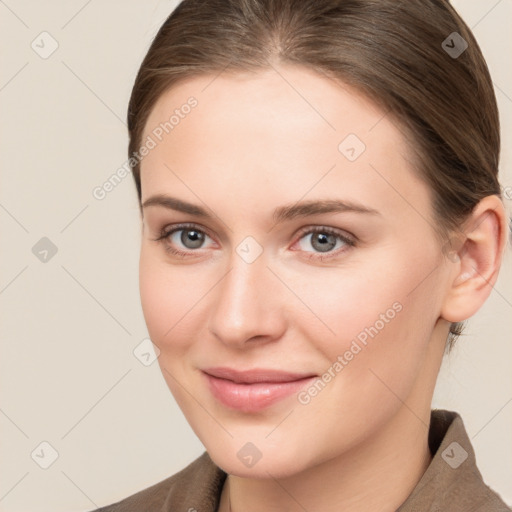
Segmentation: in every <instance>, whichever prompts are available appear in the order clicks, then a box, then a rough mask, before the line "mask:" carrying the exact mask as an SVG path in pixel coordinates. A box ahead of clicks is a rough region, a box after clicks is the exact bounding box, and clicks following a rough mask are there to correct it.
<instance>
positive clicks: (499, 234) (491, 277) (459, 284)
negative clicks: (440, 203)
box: [441, 196, 507, 322]
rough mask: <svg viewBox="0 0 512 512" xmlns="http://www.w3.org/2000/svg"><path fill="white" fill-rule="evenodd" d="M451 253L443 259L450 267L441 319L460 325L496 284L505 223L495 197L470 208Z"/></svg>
mask: <svg viewBox="0 0 512 512" xmlns="http://www.w3.org/2000/svg"><path fill="white" fill-rule="evenodd" d="M463 232H464V235H463V236H462V237H454V239H458V240H459V245H458V247H457V250H456V251H455V253H456V256H455V257H454V256H453V253H450V254H451V256H446V262H447V264H449V265H452V269H451V271H450V272H449V275H450V277H449V283H448V284H449V289H448V291H447V294H446V296H445V299H444V303H443V307H442V311H441V316H442V318H444V319H445V320H447V321H449V322H462V321H464V320H467V319H468V318H469V317H471V316H472V315H474V314H475V313H476V312H477V311H478V310H479V309H480V307H481V306H482V305H483V303H484V302H485V300H486V299H487V297H488V296H489V295H490V293H491V290H492V287H493V286H494V284H495V283H496V280H497V278H498V273H499V269H500V265H501V260H502V257H503V250H504V248H505V244H506V240H507V221H506V214H505V209H504V207H503V203H502V202H501V200H500V199H499V197H498V196H487V197H485V198H484V199H482V200H481V201H480V202H479V203H478V204H477V205H476V207H475V208H474V209H473V212H472V213H471V215H470V217H469V218H468V219H467V221H466V222H465V225H464V229H463Z"/></svg>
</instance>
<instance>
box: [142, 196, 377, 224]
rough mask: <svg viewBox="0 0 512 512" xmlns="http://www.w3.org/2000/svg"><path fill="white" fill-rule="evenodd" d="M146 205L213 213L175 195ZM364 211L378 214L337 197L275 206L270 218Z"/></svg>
mask: <svg viewBox="0 0 512 512" xmlns="http://www.w3.org/2000/svg"><path fill="white" fill-rule="evenodd" d="M148 206H163V207H164V208H168V209H170V210H176V211H178V212H183V213H188V214H189V215H194V216H196V217H203V218H206V219H211V218H213V215H211V214H210V213H208V211H207V210H206V209H205V208H203V207H202V206H199V205H196V204H192V203H188V202H186V201H183V200H181V199H177V198H175V197H171V196H167V195H163V194H157V195H154V196H151V197H149V198H148V199H146V201H144V203H143V204H142V208H147V207H148ZM342 212H352V213H365V214H371V215H380V212H379V211H378V210H375V209H374V208H369V207H367V206H364V205H362V204H358V203H354V202H352V201H342V200H339V199H321V200H316V201H313V200H311V201H301V202H297V203H293V204H289V205H284V206H280V207H278V208H276V209H275V210H274V212H273V215H272V219H273V221H274V223H275V224H280V223H282V222H285V221H289V220H292V219H295V218H299V217H307V216H309V215H318V214H322V213H342Z"/></svg>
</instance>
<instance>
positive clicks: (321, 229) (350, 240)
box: [153, 224, 357, 261]
mask: <svg viewBox="0 0 512 512" xmlns="http://www.w3.org/2000/svg"><path fill="white" fill-rule="evenodd" d="M187 229H190V230H194V231H199V232H200V233H202V234H205V235H207V236H209V237H210V238H212V237H211V236H210V235H209V234H208V232H207V231H205V230H204V229H201V228H200V227H199V226H197V225H196V224H176V225H174V226H173V227H172V228H167V229H165V228H164V229H163V230H162V231H161V232H160V236H158V237H157V238H153V240H154V241H155V242H160V243H164V242H165V241H166V239H167V238H169V237H170V236H171V235H172V234H174V233H176V232H177V231H186V230H187ZM311 233H313V234H314V233H325V234H328V235H334V236H336V237H337V238H338V239H339V240H341V241H342V242H343V243H344V244H346V246H345V247H343V248H340V249H338V250H336V251H332V252H328V253H325V254H322V253H315V252H309V251H305V252H306V253H307V256H306V258H307V259H308V260H317V261H325V260H328V259H331V258H334V257H336V256H339V255H340V254H341V253H343V252H346V251H347V250H349V249H350V248H352V247H355V246H356V241H357V239H356V238H355V237H353V236H347V235H345V234H342V233H341V232H340V231H338V230H336V229H333V228H329V227H327V226H316V227H310V228H304V229H303V230H301V231H300V233H299V237H298V240H301V239H302V238H303V237H304V236H305V235H309V234H311ZM164 249H165V250H166V251H167V252H168V253H170V254H172V255H173V256H177V257H179V258H186V257H187V256H192V255H193V254H194V253H195V252H197V250H195V251H181V250H179V249H175V248H174V247H171V246H170V245H164Z"/></svg>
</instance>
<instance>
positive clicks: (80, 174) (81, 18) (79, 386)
mask: <svg viewBox="0 0 512 512" xmlns="http://www.w3.org/2000/svg"><path fill="white" fill-rule="evenodd" d="M454 3H455V5H456V7H457V8H458V9H459V10H460V12H461V14H462V15H463V17H464V18H465V20H466V21H467V22H468V24H469V25H470V26H471V27H474V32H475V35H476V36H477V39H478V40H479V42H480V44H481V46H482V49H483V51H484V54H485V56H486V58H487V61H488V64H489V66H490V69H491V74H492V76H493V79H494V82H495V85H496V93H497V98H498V101H499V105H500V109H501V116H502V124H503V140H504V141H506V144H504V151H503V156H502V183H503V185H504V186H508V187H510V186H512V177H511V176H512V173H511V150H510V140H511V135H512V99H511V98H512V76H511V71H510V60H509V59H510V54H511V52H512V40H511V38H510V21H511V15H512V0H501V1H497V0H492V1H490V0H471V1H470V0H459V1H457V2H454ZM174 6H175V2H170V1H162V0H160V1H159V0H152V1H141V0H140V1H135V0H130V1H127V0H123V1H121V0H117V1H115V0H103V1H100V0H89V1H86V0H73V1H69V0H68V1H55V0H54V1H45V2H40V1H35V0H34V1H27V0H5V1H3V0H1V1H0V20H1V21H0V37H1V43H2V48H3V51H2V56H1V59H2V62H1V67H2V75H1V78H0V102H1V114H0V115H1V117H0V119H1V127H2V132H1V137H0V150H1V155H2V157H1V163H2V185H1V197H0V223H1V229H2V249H3V250H2V263H1V267H0V268H1V271H0V305H1V312H2V313H1V319H0V321H1V325H2V339H1V342H2V356H1V359H0V379H1V381H0V385H1V398H0V431H1V435H2V444H1V452H0V460H1V461H2V464H1V469H0V471H1V474H0V510H1V511H6V512H7V511H8V512H14V511H16V512H24V511H30V512H42V511H52V512H63V511H68V512H69V511H84V510H90V509H93V508H95V507H96V506H100V505H105V504H108V503H111V502H113V501H116V500H119V499H120V498H122V497H125V496H127V495H129V494H132V493H134V492H136V491H138V490H140V489H142V488H144V487H147V486H149V485H150V484H153V483H156V482H157V481H159V480H161V479H163V478H165V477H167V476H169V475H171V474H172V473H174V472H176V471H178V470H179V469H181V468H183V467H184V466H185V465H186V464H187V463H188V462H190V461H191V460H192V459H194V458H195V457H196V456H198V455H199V454H200V453H201V452H202V450H203V448H202V445H201V444H200V442H199V441H198V440H197V439H196V437H195V436H194V434H193V433H192V431H191V429H190V428H189V426H188V424H187V423H186V421H185V420H184V418H183V417H182V414H181V412H180V410H179V409H178V407H177V406H176V404H175V403H174V400H173V398H172V396H171V394H170V393H169V391H168V389H167V387H166V385H165V383H164V380H163V378H162V377H161V375H160V372H159V369H158V366H157V363H155V364H153V365H150V366H147V367H146V366H144V365H143V364H142V363H141V362H140V361H139V360H138V359H137V358H136V357H134V354H133V350H134V348H135V347H136V346H137V345H138V344H139V343H140V342H141V341H142V340H143V339H144V338H145V337H146V336H147V331H146V328H145V324H144V320H143V317H142V313H141V309H140V302H139V295H138V246H139V218H138V210H137V201H136V193H135V187H134V185H133V180H132V178H131V176H128V177H127V178H126V179H125V180H124V181H123V182H122V183H121V184H120V185H119V186H117V187H116V188H115V189H114V190H113V191H112V192H111V193H110V194H108V195H107V197H106V198H105V199H104V200H102V201H99V200H97V199H95V198H94V197H93V195H92V190H93V189H94V187H96V186H98V185H101V184H102V183H103V182H104V181H105V180H107V179H108V177H109V176H110V175H111V174H113V173H114V172H115V171H116V169H117V168H118V167H119V166H121V165H122V164H123V163H124V162H125V160H126V145H127V136H126V127H125V124H124V119H125V112H126V107H127V102H128V98H129V94H130V89H131V86H132V84H133V80H134V77H135V73H136V71H137V69H138V66H139V64H140V62H141V60H142V58H143V56H144V54H145V52H146V50H147V48H148V45H149V43H150V41H151V40H152V38H153V36H154V35H155V33H156V31H157V29H158V28H159V27H160V25H161V23H162V22H163V21H164V19H165V18H166V17H167V16H168V14H169V13H170V12H171V10H172V9H173V8H174ZM43 31H47V32H48V33H49V34H51V36H40V34H41V32H43ZM41 38H46V39H44V40H43V42H41ZM52 38H53V39H54V40H56V41H57V43H58V48H57V50H56V51H55V52H54V53H53V54H52V55H50V56H49V57H48V58H42V57H40V55H39V54H38V53H36V51H34V50H33V49H32V47H31V44H32V41H35V43H34V45H39V46H36V48H37V50H38V51H39V52H43V51H49V50H50V49H51V44H52ZM507 190H508V193H509V195H508V198H507V200H506V203H507V208H508V210H509V212H510V210H511V205H512V204H511V203H512V201H511V199H512V188H509V189H507ZM42 237H47V238H49V239H50V240H51V241H52V243H53V244H54V245H55V246H56V247H57V253H56V254H55V255H54V256H53V257H50V256H51V253H49V255H48V257H47V258H48V261H47V262H46V263H43V262H41V261H40V260H39V259H38V258H37V257H36V256H35V255H34V254H33V252H32V247H33V246H34V245H35V244H36V243H37V242H38V241H39V240H40V239H41V238H42ZM511 316H512V265H511V250H510V248H509V249H508V250H507V259H506V262H505V266H504V268H503V270H502V273H501V275H500V279H499V281H498V283H497V285H496V287H495V290H494V291H493V292H492V295H491V298H490V300H489V301H488V303H487V304H486V305H485V307H484V308H483V309H482V310H481V311H480V312H479V313H478V315H477V316H476V317H475V318H474V319H473V320H472V322H471V323H470V325H469V328H468V331H467V332H468V335H467V336H465V337H464V338H463V339H462V340H461V341H460V342H459V344H458V346H457V348H456V349H455V351H454V352H453V353H452V355H451V356H450V358H449V359H447V360H446V361H445V363H444V366H443V369H442V372H441V375H440V378H439V383H438V387H437V390H436V394H435V400H434V405H435V406H436V407H444V408H448V409H453V410H457V411H458V412H460V413H461V415H462V417H463V419H464V421H465V425H466V427H467V430H468V433H469V435H470V437H471V438H472V442H473V444H474V447H475V450H476V453H477V461H478V463H479V467H480V469H481V471H482V473H483V475H484V478H485V480H486V481H487V483H488V484H489V485H490V486H491V487H493V488H494V489H495V490H497V491H498V492H500V493H501V495H502V497H503V498H504V499H505V500H506V501H507V502H508V503H510V504H512V438H511V437H512V435H511V431H512V429H511V426H512V372H511V371H510V368H511V360H512V344H511V343H510V342H511V334H510V331H511V320H510V319H511ZM43 441H46V442H47V443H49V444H50V445H51V446H52V447H53V449H54V450H56V452H58V458H57V459H56V460H55V462H54V463H53V464H52V465H51V466H49V467H48V469H43V468H41V467H40V465H41V464H43V465H44V464H48V463H49V462H51V456H52V448H50V447H48V446H46V445H42V446H41V445H40V443H41V442H43ZM31 454H32V456H31Z"/></svg>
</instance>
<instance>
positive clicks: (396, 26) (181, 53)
mask: <svg viewBox="0 0 512 512" xmlns="http://www.w3.org/2000/svg"><path fill="white" fill-rule="evenodd" d="M453 32H457V33H458V34H459V35H460V36H461V37H462V38H463V39H464V40H465V41H466V42H467V44H468V47H467V49H466V50H465V51H464V52H463V53H462V54H461V55H460V56H458V57H457V58H452V56H450V55H449V54H448V53H447V52H446V51H445V50H444V49H443V47H442V43H443V41H444V40H445V39H447V38H448V36H450V35H451V34H453ZM274 63H286V64H295V65H299V66H303V67H306V68H309V69H312V70H315V71H317V72H319V73H322V74H323V75H325V76H327V77H329V78H333V79H335V80H338V81H341V82H344V83H346V84H347V85H349V86H352V87H354V88H355V89H357V90H359V91H360V92H362V93H363V94H365V95H366V96H367V97H368V98H369V99H370V100H372V101H374V102H375V103H376V104H378V105H379V106H380V107H382V108H383V109H384V110H385V111H386V112H387V115H388V116H390V117H391V118H392V119H394V120H395V121H396V122H397V123H398V124H399V125H400V126H401V127H402V129H403V132H404V134H406V135H407V136H408V139H409V142H410V144H411V146H412V147H413V149H414V151H415V154H416V155H417V157H416V158H417V162H416V171H417V172H418V175H419V176H420V177H422V179H424V181H425V182H426V183H427V184H428V185H429V187H430V189H431V191H432V197H433V209H434V214H435V217H436V221H437V226H436V228H437V229H436V233H437V234H438V235H439V237H440V241H441V242H442V241H443V240H444V241H445V242H446V241H448V240H449V236H450V235H449V233H450V232H451V231H457V230H458V228H459V226H461V224H462V223H463V221H464V220H465V218H466V217H467V216H468V215H469V214H470V213H471V211H472V210H473V208H474V207H475V206H476V204H477V203H478V202H479V201H480V200H481V199H482V198H484V197H486V196H488V195H493V194H495V195H498V196H499V197H500V198H501V190H500V184H499V181H498V164H499V154H500V127H499V118H498V110H497V105H496V98H495V95H494V89H493V85H492V81H491V78H490V75H489V71H488V69H487V65H486V63H485V60H484V58H483V56H482V53H481V51H480V48H479V46H478V44H477V42H476V40H475V38H474V37H473V34H472V33H471V30H470V29H469V28H468V27H467V25H466V24H465V23H464V21H463V20H462V19H461V18H460V16H459V15H458V14H457V13H456V11H455V10H454V9H453V7H452V6H451V5H450V3H449V2H448V0H402V1H400V0H184V1H182V2H181V3H180V4H179V5H178V6H177V7H176V9H175V10H174V11H173V12H172V13H171V15H170V16H169V17H168V18H167V19H166V21H165V22H164V24H163V25H162V26H161V28H160V29H159V31H158V33H157V35H156V36H155V38H154V40H153V42H152V44H151V46H150V48H149V50H148V52H147V54H146V56H145V58H144V60H143V62H142V64H141V67H140V69H139V71H138V74H137V77H136V79H135V83H134V86H133V90H132V94H131V98H130V102H129V106H128V131H129V139H130V140H129V147H128V156H129V157H131V156H132V155H133V154H135V153H136V152H137V150H138V149H139V147H140V146H141V143H142V135H143V132H144V129H145V125H146V122H147V119H148V117H149V115H150V113H151V111H152V109H153V107H154V105H155V103H156V102H157V100H158V99H159V98H160V96H161V95H162V94H163V93H164V92H166V91H167V90H168V89H169V88H171V87H172V86H173V85H175V84H177V83H178V81H182V80H185V79H187V78H192V77H195V76H199V75H206V74H212V75H214V74H218V73H220V72H251V71H252V72H256V71H258V70H267V69H269V68H271V66H272V65H273V64H274ZM342 135H343V134H342ZM130 165H131V167H132V172H133V176H134V178H135V184H136V187H137V193H138V197H139V204H140V201H141V181H140V161H138V160H136V159H132V160H130ZM463 326H464V325H463V323H460V322H459V323H452V325H451V328H450V336H449V338H448V345H447V346H448V349H449V350H450V349H451V348H452V345H453V343H454V341H455V340H456V338H457V336H458V335H459V334H460V333H461V332H462V328H463Z"/></svg>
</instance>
